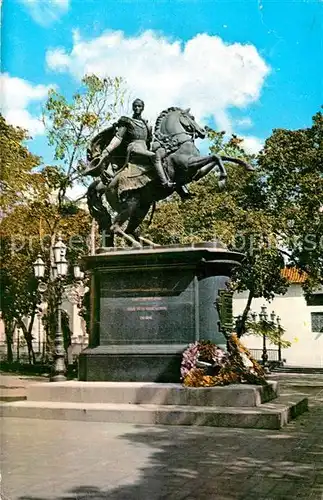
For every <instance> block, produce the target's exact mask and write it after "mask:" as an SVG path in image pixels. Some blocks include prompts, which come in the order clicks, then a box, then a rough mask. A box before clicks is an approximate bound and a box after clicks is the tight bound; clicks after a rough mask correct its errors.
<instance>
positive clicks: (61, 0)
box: [19, 0, 70, 26]
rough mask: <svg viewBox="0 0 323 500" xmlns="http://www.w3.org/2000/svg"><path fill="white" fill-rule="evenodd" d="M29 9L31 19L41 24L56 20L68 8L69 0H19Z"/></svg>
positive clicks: (44, 24) (48, 23)
mask: <svg viewBox="0 0 323 500" xmlns="http://www.w3.org/2000/svg"><path fill="white" fill-rule="evenodd" d="M19 1H20V3H22V4H23V5H24V6H25V7H26V8H27V9H28V11H29V13H30V15H31V17H32V18H33V20H34V21H35V22H36V23H38V24H41V25H42V26H49V25H50V24H52V23H53V22H55V21H57V20H58V19H59V18H60V17H61V16H62V15H63V14H65V13H66V12H67V11H68V9H69V2H70V0H19Z"/></svg>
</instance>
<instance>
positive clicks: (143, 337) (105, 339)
mask: <svg viewBox="0 0 323 500" xmlns="http://www.w3.org/2000/svg"><path fill="white" fill-rule="evenodd" d="M242 258H243V255H242V254H239V253H235V252H230V251H228V250H227V249H226V248H225V247H224V246H222V245H219V244H218V243H201V244H195V245H192V246H162V247H157V248H153V249H152V248H147V249H140V250H138V249H130V250H125V249H110V250H109V249H101V250H100V251H99V253H97V254H96V255H94V256H90V257H87V258H86V259H85V266H86V268H87V269H88V270H89V271H90V273H91V327H90V344H89V347H88V348H87V349H85V350H84V351H83V352H82V353H81V355H80V358H79V374H80V375H79V376H80V380H91V381H151V382H178V381H179V378H180V364H181V358H182V353H183V350H185V349H186V347H187V345H188V344H189V343H191V342H195V340H211V341H212V342H215V343H216V344H218V345H220V346H223V347H225V343H226V342H225V337H224V335H223V333H221V329H223V328H228V329H231V327H232V296H231V294H230V293H228V288H227V287H228V283H229V279H230V276H231V275H232V269H233V268H234V267H235V266H237V265H239V262H240V261H241V259H242ZM221 311H222V314H221ZM219 313H220V314H219ZM220 320H221V321H220Z"/></svg>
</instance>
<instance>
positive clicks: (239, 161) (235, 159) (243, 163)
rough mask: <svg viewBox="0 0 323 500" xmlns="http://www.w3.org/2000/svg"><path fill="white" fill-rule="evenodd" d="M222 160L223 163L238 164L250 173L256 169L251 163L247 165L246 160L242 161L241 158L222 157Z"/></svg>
mask: <svg viewBox="0 0 323 500" xmlns="http://www.w3.org/2000/svg"><path fill="white" fill-rule="evenodd" d="M220 158H221V160H222V161H230V162H231V163H237V164H238V165H241V166H242V167H244V168H245V169H246V170H248V171H250V172H251V171H253V170H254V168H253V167H252V166H251V165H250V164H249V163H247V162H246V161H244V160H241V159H240V158H232V156H222V155H221V156H220Z"/></svg>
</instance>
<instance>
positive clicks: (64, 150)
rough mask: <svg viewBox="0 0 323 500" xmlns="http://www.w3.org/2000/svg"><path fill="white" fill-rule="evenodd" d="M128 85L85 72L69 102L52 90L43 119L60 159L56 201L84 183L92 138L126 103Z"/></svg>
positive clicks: (118, 80)
mask: <svg viewBox="0 0 323 500" xmlns="http://www.w3.org/2000/svg"><path fill="white" fill-rule="evenodd" d="M124 98H125V84H124V81H123V79H122V78H119V77H115V78H104V79H101V78H99V77H97V76H96V75H86V76H85V77H84V78H83V79H82V82H81V87H80V88H79V89H78V91H77V92H76V93H75V94H74V95H73V96H72V99H71V101H70V102H69V101H68V100H67V99H66V97H65V96H63V95H61V94H59V93H58V92H57V91H56V90H53V89H52V90H50V91H49V94H48V99H47V102H46V103H45V106H44V109H43V121H44V124H45V127H46V133H47V137H48V142H49V144H50V146H52V147H53V148H54V160H57V162H59V163H58V165H56V167H55V168H56V170H57V181H58V180H59V183H58V186H57V200H58V204H60V205H61V204H62V203H63V202H64V198H65V195H66V190H67V188H68V187H72V185H73V184H74V183H75V182H81V181H82V180H81V175H80V174H82V170H83V168H84V167H83V161H84V159H85V157H86V154H85V153H86V148H87V146H88V145H89V142H90V140H91V139H92V138H93V137H94V135H95V134H96V133H98V132H99V131H100V130H102V128H104V127H106V126H107V125H108V124H109V123H110V122H111V120H113V119H115V118H116V116H117V114H118V113H119V112H120V107H121V106H122V105H123V103H124Z"/></svg>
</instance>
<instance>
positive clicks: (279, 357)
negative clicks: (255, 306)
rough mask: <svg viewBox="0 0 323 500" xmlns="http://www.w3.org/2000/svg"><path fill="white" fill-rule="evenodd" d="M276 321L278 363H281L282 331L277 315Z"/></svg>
mask: <svg viewBox="0 0 323 500" xmlns="http://www.w3.org/2000/svg"><path fill="white" fill-rule="evenodd" d="M276 321H277V328H278V361H279V364H280V365H282V344H281V336H282V333H281V323H280V321H281V319H280V317H279V316H277V318H276Z"/></svg>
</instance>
